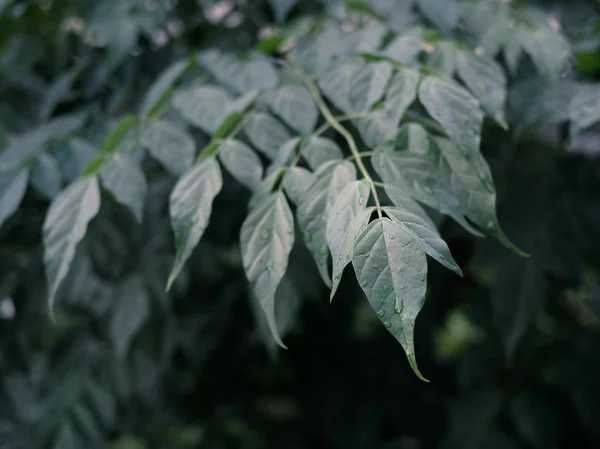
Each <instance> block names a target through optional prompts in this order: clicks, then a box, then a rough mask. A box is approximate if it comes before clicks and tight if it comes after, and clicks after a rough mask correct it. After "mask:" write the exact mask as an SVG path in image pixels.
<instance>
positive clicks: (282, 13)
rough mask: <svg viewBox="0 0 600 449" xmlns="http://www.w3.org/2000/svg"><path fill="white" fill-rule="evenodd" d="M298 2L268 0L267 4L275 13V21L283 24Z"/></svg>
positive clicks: (292, 0) (293, 0)
mask: <svg viewBox="0 0 600 449" xmlns="http://www.w3.org/2000/svg"><path fill="white" fill-rule="evenodd" d="M296 3H298V0H269V4H270V5H271V8H272V9H273V12H274V13H275V21H276V22H278V23H283V22H284V20H285V18H286V17H287V15H288V14H289V12H290V11H291V10H292V8H293V7H294V6H295V5H296Z"/></svg>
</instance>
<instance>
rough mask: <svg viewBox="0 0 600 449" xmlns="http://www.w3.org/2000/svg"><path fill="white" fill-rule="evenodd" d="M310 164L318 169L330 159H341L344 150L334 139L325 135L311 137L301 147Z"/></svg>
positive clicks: (314, 168)
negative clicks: (324, 136)
mask: <svg viewBox="0 0 600 449" xmlns="http://www.w3.org/2000/svg"><path fill="white" fill-rule="evenodd" d="M300 152H301V153H302V156H303V157H304V158H305V159H306V162H307V163H308V166H309V167H310V168H312V169H313V170H317V169H318V168H319V167H320V166H321V165H323V164H325V163H326V162H329V161H339V160H341V159H342V158H343V154H342V150H341V149H340V147H339V146H338V144H337V143H335V142H334V141H333V140H330V139H325V138H323V137H314V136H313V137H309V138H308V140H306V141H305V142H304V143H303V144H302V147H301V148H300Z"/></svg>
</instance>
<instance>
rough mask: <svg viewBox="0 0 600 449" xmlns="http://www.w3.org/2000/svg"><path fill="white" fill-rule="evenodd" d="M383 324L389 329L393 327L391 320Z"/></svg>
mask: <svg viewBox="0 0 600 449" xmlns="http://www.w3.org/2000/svg"><path fill="white" fill-rule="evenodd" d="M383 325H384V326H385V327H387V328H388V329H389V328H390V327H392V323H390V322H389V321H386V322H384V323H383Z"/></svg>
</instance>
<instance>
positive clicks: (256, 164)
mask: <svg viewBox="0 0 600 449" xmlns="http://www.w3.org/2000/svg"><path fill="white" fill-rule="evenodd" d="M219 160H220V161H221V163H222V164H223V166H224V167H225V168H226V169H227V171H228V172H229V173H230V174H231V176H233V177H234V178H235V179H236V180H237V181H238V182H239V183H240V184H242V185H244V186H246V187H248V188H249V189H250V190H254V189H255V188H256V187H257V186H258V184H260V181H261V180H262V176H263V166H262V164H261V162H260V158H259V157H258V156H257V155H256V153H255V152H254V151H252V149H250V147H248V145H246V144H245V143H243V142H241V141H239V140H235V139H226V140H223V141H222V142H221V144H220V146H219Z"/></svg>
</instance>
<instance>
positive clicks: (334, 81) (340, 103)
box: [318, 58, 364, 114]
mask: <svg viewBox="0 0 600 449" xmlns="http://www.w3.org/2000/svg"><path fill="white" fill-rule="evenodd" d="M363 65H364V62H363V61H362V59H358V58H354V59H351V60H349V61H344V62H343V63H341V64H336V65H334V66H333V67H332V68H331V69H330V70H329V71H327V72H326V73H324V74H323V76H321V77H320V78H319V79H318V84H319V88H320V89H321V90H322V91H323V93H324V94H325V96H326V97H327V99H328V100H329V101H331V103H333V105H334V106H335V107H336V108H337V109H339V110H340V111H342V112H344V113H346V114H349V113H351V112H352V105H351V104H350V100H349V98H350V81H351V80H352V77H353V76H354V74H355V73H357V72H358V71H359V70H360V69H361V67H362V66H363Z"/></svg>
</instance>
